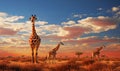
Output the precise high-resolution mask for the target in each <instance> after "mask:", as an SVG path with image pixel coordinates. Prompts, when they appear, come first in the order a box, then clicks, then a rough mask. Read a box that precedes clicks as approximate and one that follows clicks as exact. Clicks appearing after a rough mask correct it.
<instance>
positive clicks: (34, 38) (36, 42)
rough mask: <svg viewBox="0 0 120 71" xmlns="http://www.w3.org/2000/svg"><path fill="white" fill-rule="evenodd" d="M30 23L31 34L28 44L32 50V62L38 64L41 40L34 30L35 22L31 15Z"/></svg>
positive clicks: (34, 17)
mask: <svg viewBox="0 0 120 71" xmlns="http://www.w3.org/2000/svg"><path fill="white" fill-rule="evenodd" d="M30 20H31V23H32V34H31V36H30V38H29V44H30V47H31V49H32V62H33V63H38V48H39V46H40V42H41V39H40V37H39V36H38V35H37V33H36V30H35V20H37V18H36V15H32V16H31V17H30Z"/></svg>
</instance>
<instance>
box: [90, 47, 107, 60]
mask: <svg viewBox="0 0 120 71" xmlns="http://www.w3.org/2000/svg"><path fill="white" fill-rule="evenodd" d="M103 47H105V46H104V45H103V46H101V47H99V48H96V50H94V51H93V52H92V58H94V57H96V56H97V57H98V58H99V57H100V51H101V50H102V49H103Z"/></svg>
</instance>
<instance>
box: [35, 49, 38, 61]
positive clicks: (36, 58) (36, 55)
mask: <svg viewBox="0 0 120 71" xmlns="http://www.w3.org/2000/svg"><path fill="white" fill-rule="evenodd" d="M35 61H36V63H38V49H36V54H35Z"/></svg>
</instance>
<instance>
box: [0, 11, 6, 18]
mask: <svg viewBox="0 0 120 71" xmlns="http://www.w3.org/2000/svg"><path fill="white" fill-rule="evenodd" d="M7 15H8V14H7V13H4V12H0V17H6V16H7Z"/></svg>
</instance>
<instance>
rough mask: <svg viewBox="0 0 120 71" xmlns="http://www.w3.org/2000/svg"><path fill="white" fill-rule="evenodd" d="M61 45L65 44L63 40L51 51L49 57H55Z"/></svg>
mask: <svg viewBox="0 0 120 71" xmlns="http://www.w3.org/2000/svg"><path fill="white" fill-rule="evenodd" d="M60 45H64V44H63V43H62V42H59V43H58V45H57V46H56V47H55V48H53V49H52V50H51V51H50V52H49V58H51V59H55V58H56V54H57V51H58V49H59V48H60Z"/></svg>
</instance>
